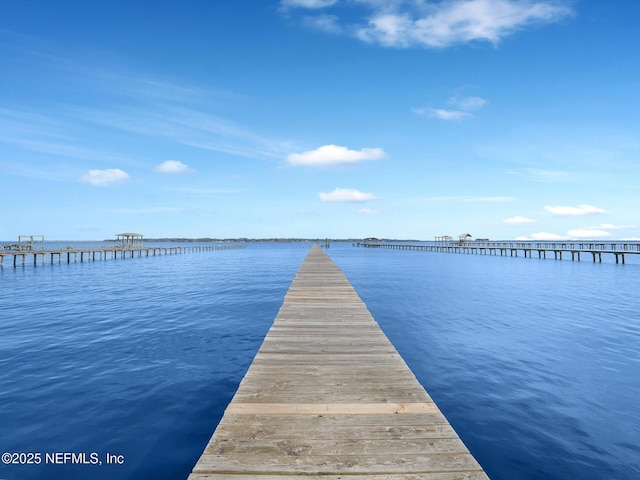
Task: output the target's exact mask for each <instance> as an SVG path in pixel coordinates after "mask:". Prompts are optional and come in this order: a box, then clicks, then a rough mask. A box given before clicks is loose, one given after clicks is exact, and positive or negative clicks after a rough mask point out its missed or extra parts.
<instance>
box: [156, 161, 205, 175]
mask: <svg viewBox="0 0 640 480" xmlns="http://www.w3.org/2000/svg"><path fill="white" fill-rule="evenodd" d="M154 170H155V171H156V172H160V173H173V174H181V173H193V172H195V170H194V169H193V168H191V167H189V166H188V165H187V164H185V163H182V162H181V161H179V160H167V161H166V162H162V163H161V164H160V165H157V166H156V167H155V168H154Z"/></svg>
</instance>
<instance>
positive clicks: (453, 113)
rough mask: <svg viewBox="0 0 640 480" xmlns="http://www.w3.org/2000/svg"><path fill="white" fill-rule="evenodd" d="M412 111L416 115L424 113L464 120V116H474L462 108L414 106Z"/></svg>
mask: <svg viewBox="0 0 640 480" xmlns="http://www.w3.org/2000/svg"><path fill="white" fill-rule="evenodd" d="M411 111H412V112H413V113H415V114H416V115H422V116H426V117H434V118H439V119H440V120H462V119H463V118H467V117H473V115H471V114H470V113H468V112H462V111H460V110H446V109H444V108H425V107H419V108H412V109H411Z"/></svg>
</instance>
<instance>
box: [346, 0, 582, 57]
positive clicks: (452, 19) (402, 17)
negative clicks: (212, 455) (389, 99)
mask: <svg viewBox="0 0 640 480" xmlns="http://www.w3.org/2000/svg"><path fill="white" fill-rule="evenodd" d="M361 3H368V4H369V5H370V6H371V7H372V8H373V9H374V13H373V15H372V16H371V17H370V18H369V21H368V25H367V26H365V27H359V28H357V29H356V33H355V35H356V37H357V38H359V39H360V40H363V41H365V42H369V43H377V44H380V45H382V46H385V47H411V46H421V47H428V48H445V47H449V46H451V45H456V44H464V43H469V42H475V41H485V42H490V43H493V44H497V43H499V42H500V40H502V39H503V38H504V37H506V36H508V35H511V34H513V33H514V32H515V31H517V30H519V29H522V28H524V27H527V26H530V25H533V24H539V23H551V22H556V21H558V20H560V19H562V18H564V17H566V16H567V15H569V14H570V13H571V9H570V8H569V7H568V6H567V5H566V2H558V1H546V0H451V1H448V2H441V3H439V4H427V3H426V2H424V1H415V2H406V3H404V2H397V3H396V4H395V5H392V6H391V7H390V6H389V3H388V2H382V3H380V2H367V1H365V2H361Z"/></svg>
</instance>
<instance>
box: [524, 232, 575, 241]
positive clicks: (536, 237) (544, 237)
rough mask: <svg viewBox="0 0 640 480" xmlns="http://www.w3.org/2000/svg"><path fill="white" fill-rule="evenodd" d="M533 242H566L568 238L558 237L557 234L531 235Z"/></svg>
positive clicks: (541, 233) (539, 233)
mask: <svg viewBox="0 0 640 480" xmlns="http://www.w3.org/2000/svg"><path fill="white" fill-rule="evenodd" d="M531 238H532V239H533V240H566V239H567V237H566V236H562V235H556V234H555V233H547V232H538V233H534V234H532V235H531Z"/></svg>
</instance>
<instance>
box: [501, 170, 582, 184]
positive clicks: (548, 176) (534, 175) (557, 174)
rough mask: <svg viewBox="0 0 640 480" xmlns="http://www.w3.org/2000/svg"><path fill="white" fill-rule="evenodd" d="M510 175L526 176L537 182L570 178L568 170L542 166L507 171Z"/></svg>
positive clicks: (559, 180)
mask: <svg viewBox="0 0 640 480" xmlns="http://www.w3.org/2000/svg"><path fill="white" fill-rule="evenodd" d="M508 174H510V175H517V176H519V177H524V178H528V179H530V180H534V181H537V182H544V183H550V182H564V181H566V180H569V179H570V178H571V175H570V174H569V172H565V171H562V170H552V169H543V168H526V169H524V170H521V171H511V172H508Z"/></svg>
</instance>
